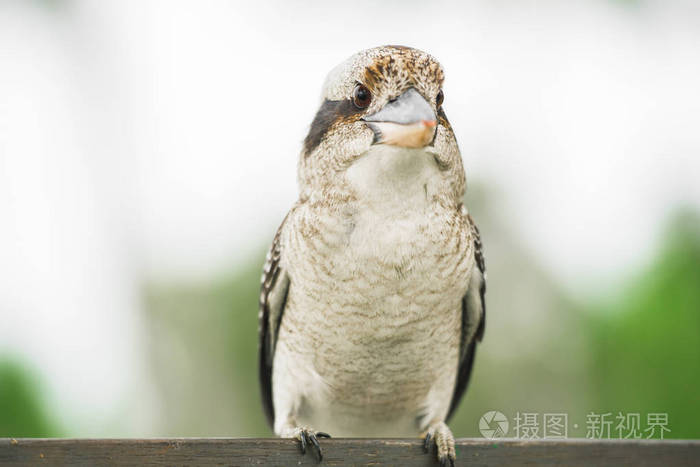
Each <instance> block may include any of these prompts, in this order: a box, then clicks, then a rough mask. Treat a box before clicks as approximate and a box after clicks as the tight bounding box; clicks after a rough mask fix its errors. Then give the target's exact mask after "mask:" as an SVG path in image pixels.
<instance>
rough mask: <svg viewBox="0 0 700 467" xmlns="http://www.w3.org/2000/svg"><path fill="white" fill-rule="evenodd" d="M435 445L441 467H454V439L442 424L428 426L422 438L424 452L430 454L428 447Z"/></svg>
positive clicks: (447, 428)
mask: <svg viewBox="0 0 700 467" xmlns="http://www.w3.org/2000/svg"><path fill="white" fill-rule="evenodd" d="M433 444H434V445H435V447H436V448H437V458H438V462H440V466H441V467H447V466H448V465H449V466H450V467H454V465H455V459H456V457H457V455H456V453H455V438H454V436H452V431H450V428H449V427H448V426H447V425H445V423H444V422H438V423H434V424H432V425H430V427H429V428H428V431H426V433H425V437H424V438H423V449H424V450H425V452H430V446H431V445H433Z"/></svg>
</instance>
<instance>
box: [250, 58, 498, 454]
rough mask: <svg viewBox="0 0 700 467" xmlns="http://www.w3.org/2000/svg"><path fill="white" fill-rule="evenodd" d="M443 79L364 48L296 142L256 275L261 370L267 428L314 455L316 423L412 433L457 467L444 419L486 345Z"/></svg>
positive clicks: (345, 432)
mask: <svg viewBox="0 0 700 467" xmlns="http://www.w3.org/2000/svg"><path fill="white" fill-rule="evenodd" d="M442 81H443V71H442V68H441V67H440V65H439V64H438V63H437V61H435V59H434V58H432V57H431V56H430V55H428V54H426V53H424V52H421V51H419V50H416V49H411V48H407V47H398V46H387V47H378V48H375V49H370V50H367V51H363V52H360V53H358V54H356V55H355V56H353V57H351V58H350V59H349V60H348V61H346V62H345V63H344V64H342V65H340V66H339V67H337V68H336V69H335V70H333V71H332V72H331V74H330V75H329V78H328V79H327V81H326V85H325V87H324V95H323V102H322V105H321V109H320V110H319V113H318V115H317V116H316V118H315V119H314V122H313V123H312V127H311V129H310V131H309V136H307V138H306V140H305V143H304V148H303V151H302V154H301V156H300V159H299V185H300V195H299V201H298V202H297V204H296V205H295V207H294V208H293V209H292V210H291V211H290V213H289V214H288V215H287V217H286V218H285V220H284V221H283V223H282V225H281V226H280V228H279V229H278V231H277V234H276V235H275V238H274V241H273V244H272V247H271V248H270V252H269V253H268V257H267V259H266V263H265V266H264V274H263V278H262V287H261V295H260V320H259V321H260V326H259V333H260V359H259V367H260V380H261V388H262V398H263V404H264V407H265V412H266V415H267V417H268V420H269V421H270V424H271V425H272V426H273V427H274V429H275V432H276V433H277V434H278V435H280V436H285V437H295V438H297V439H298V440H300V441H301V442H302V447H304V446H305V445H306V444H305V443H306V442H307V441H308V442H310V443H312V444H313V445H314V446H316V447H317V450H318V453H319V455H320V452H321V451H320V447H318V443H317V440H316V437H317V436H318V437H321V436H322V435H324V434H325V433H321V432H316V431H315V430H314V429H313V428H311V426H313V427H314V428H324V429H327V430H328V431H331V430H333V431H332V433H334V434H336V435H340V436H410V435H418V434H422V435H423V436H425V437H426V443H427V442H430V443H435V445H436V446H437V448H438V449H437V451H438V457H439V459H440V460H441V462H443V463H448V462H449V463H454V458H455V452H454V440H453V437H452V434H451V432H450V430H449V428H448V427H447V425H446V424H445V421H446V420H447V419H448V418H449V417H450V416H451V414H452V413H454V410H455V409H456V407H457V404H458V403H459V400H460V398H461V396H462V394H463V393H464V391H465V389H466V386H467V382H468V380H469V375H470V373H471V367H472V364H473V360H474V353H475V347H476V342H477V341H479V340H481V338H482V336H483V331H484V322H485V319H484V303H483V301H484V292H485V264H484V258H483V254H482V247H481V239H480V237H479V231H478V229H477V228H476V225H475V224H474V221H473V219H472V218H471V216H470V215H469V214H468V213H467V211H466V209H465V208H464V206H463V205H462V201H461V200H462V197H463V194H464V189H465V176H464V170H463V167H462V161H461V156H460V153H459V149H458V147H457V143H456V140H455V137H454V133H453V131H452V128H451V127H450V125H449V123H448V121H447V117H446V116H445V113H444V111H443V109H442V106H441V103H442V102H441V101H442V97H441V96H442V93H441V88H442ZM360 85H361V86H364V87H366V89H367V90H368V91H369V92H371V102H370V103H369V104H368V105H364V104H366V102H363V103H362V105H357V103H356V102H355V103H354V102H353V89H354V88H355V87H357V86H360ZM416 91H417V92H416ZM438 96H439V97H438ZM394 119H395V120H394ZM426 119H427V120H426ZM413 122H415V123H413ZM407 125H408V126H407ZM392 131H393V132H395V133H394V134H393V136H391V137H389V136H388V135H387V132H392ZM415 132H418V133H415ZM416 135H417V136H416Z"/></svg>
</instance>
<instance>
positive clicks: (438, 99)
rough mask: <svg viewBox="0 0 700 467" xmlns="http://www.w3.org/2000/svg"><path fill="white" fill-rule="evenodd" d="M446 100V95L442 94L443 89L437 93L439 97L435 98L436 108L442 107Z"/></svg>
mask: <svg viewBox="0 0 700 467" xmlns="http://www.w3.org/2000/svg"><path fill="white" fill-rule="evenodd" d="M444 100H445V93H443V92H442V89H440V91H439V92H438V93H437V96H435V106H436V107H438V108H439V107H440V106H441V105H442V101H444Z"/></svg>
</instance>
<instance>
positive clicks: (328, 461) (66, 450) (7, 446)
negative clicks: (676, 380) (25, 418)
mask: <svg viewBox="0 0 700 467" xmlns="http://www.w3.org/2000/svg"><path fill="white" fill-rule="evenodd" d="M321 443H322V447H323V452H324V459H323V462H322V463H321V465H365V466H383V465H397V466H406V467H411V466H434V465H437V461H436V460H435V458H434V454H433V453H430V454H425V453H424V452H423V450H422V444H421V441H420V440H418V439H374V440H373V439H328V440H326V439H324V440H322V441H321ZM524 464H529V465H566V466H577V465H580V466H591V465H596V466H601V465H606V466H616V467H617V466H625V465H629V466H664V467H666V466H685V465H695V466H700V441H667V440H664V441H653V440H649V441H647V440H644V441H638V440H635V441H627V440H622V441H618V440H603V441H599V440H586V439H568V440H562V441H555V440H542V441H522V440H513V439H499V440H486V439H459V440H457V465H470V466H471V465H474V466H479V465H481V466H486V465H494V466H499V467H505V466H514V465H524ZM15 465H32V466H34V465H69V466H72V465H85V466H101V465H151V466H165V465H168V466H179V465H192V466H195V465H196V466H207V465H219V466H220V465H233V466H239V465H240V466H245V465H281V466H291V465H313V466H317V465H319V463H318V461H317V460H316V457H315V456H314V455H313V453H310V452H307V454H306V455H305V456H302V455H301V453H300V452H299V446H298V445H297V444H296V443H295V442H293V441H291V440H283V439H251V438H236V439H230V438H213V439H211V438H208V439H204V438H168V439H27V438H19V439H14V438H0V466H15Z"/></svg>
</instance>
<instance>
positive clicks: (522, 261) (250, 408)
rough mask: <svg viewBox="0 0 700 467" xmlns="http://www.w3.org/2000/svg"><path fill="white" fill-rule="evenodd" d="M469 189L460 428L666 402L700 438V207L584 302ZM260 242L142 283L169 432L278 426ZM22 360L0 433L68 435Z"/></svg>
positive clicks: (1, 382)
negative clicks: (474, 338) (477, 342)
mask: <svg viewBox="0 0 700 467" xmlns="http://www.w3.org/2000/svg"><path fill="white" fill-rule="evenodd" d="M469 201H470V203H471V205H472V206H475V204H476V206H475V207H474V209H473V212H474V215H475V217H476V219H479V220H480V224H481V230H482V238H483V240H484V244H485V248H486V254H487V260H488V263H487V268H488V277H489V282H488V289H487V306H488V326H487V330H486V335H485V338H484V341H483V343H482V344H481V346H480V347H479V350H478V354H477V355H478V357H477V360H476V364H475V369H474V373H473V377H472V382H471V386H470V388H469V390H468V392H467V394H466V397H465V398H464V399H463V402H462V404H461V406H460V408H459V410H458V411H457V413H456V416H455V417H454V419H453V420H452V423H451V425H452V428H453V430H454V432H455V435H456V436H481V435H480V433H479V429H478V421H479V418H480V417H481V415H483V414H484V413H485V412H487V411H489V410H498V411H500V412H502V413H504V414H506V416H507V417H508V418H509V420H510V421H511V431H510V432H509V435H510V436H515V432H514V431H513V430H514V426H513V423H515V422H514V420H515V417H516V414H517V413H521V414H522V413H526V412H529V413H533V412H534V413H538V414H539V420H540V423H542V417H543V416H544V414H548V413H566V414H567V416H568V421H569V431H568V435H569V436H570V437H585V436H586V435H587V428H586V427H587V423H586V422H587V415H588V414H589V413H591V412H593V413H598V414H603V413H606V412H608V413H611V414H612V419H613V420H614V417H615V416H616V415H617V414H618V413H623V414H627V413H639V414H640V415H641V417H642V418H641V419H642V427H641V428H642V429H644V428H646V425H645V423H646V417H647V414H649V413H665V414H668V425H667V427H668V428H669V429H670V430H671V431H670V432H667V433H665V438H698V437H700V427H698V424H697V423H696V420H698V417H700V392H699V391H698V390H697V388H698V385H699V384H700V217H699V216H698V214H697V213H696V212H694V211H692V210H689V209H683V208H679V209H678V210H676V212H675V213H674V214H673V215H672V216H670V218H669V220H668V225H667V227H666V230H665V234H664V235H663V237H662V238H661V241H660V242H659V244H658V245H657V248H656V250H657V253H656V254H655V256H654V258H653V260H652V261H651V262H650V263H649V264H648V265H646V266H645V267H644V268H643V269H642V270H640V271H638V272H637V273H635V274H634V275H632V276H630V277H626V278H624V279H623V280H622V281H621V282H620V285H619V287H617V288H616V292H615V293H614V294H612V295H611V296H606V297H604V298H601V297H598V296H593V297H591V298H589V299H587V300H583V301H580V300H573V299H571V298H570V297H567V295H566V293H564V292H563V291H562V290H561V289H560V288H558V287H557V285H556V280H554V279H553V278H552V277H548V276H547V275H546V274H545V273H544V272H543V271H542V269H541V268H539V267H538V266H537V262H536V260H534V259H533V258H532V257H530V256H528V255H527V254H526V253H524V252H523V250H522V248H521V247H520V246H519V245H518V242H517V240H515V239H514V238H513V237H512V236H511V235H509V233H508V229H507V228H506V227H505V226H503V225H497V224H493V223H491V222H490V221H489V217H488V216H487V215H486V212H487V211H488V208H487V206H486V205H485V204H484V202H483V198H478V197H477V199H472V200H469ZM265 248H266V247H265V246H264V245H259V246H258V247H257V251H258V252H259V253H257V254H254V255H252V259H251V260H250V261H249V262H248V263H247V264H244V265H241V267H240V268H236V269H235V270H234V271H232V272H231V273H230V274H226V275H223V276H221V277H217V278H215V279H214V280H211V281H203V282H195V283H192V282H184V283H181V282H175V283H152V284H149V285H148V286H147V288H146V289H145V292H144V300H145V307H144V310H145V313H146V316H145V321H146V336H145V337H146V341H147V342H148V348H147V358H148V359H149V360H148V365H149V368H150V370H151V371H152V374H153V379H154V381H155V382H156V384H157V386H158V387H157V388H156V392H157V393H158V394H159V395H160V397H161V399H160V400H159V404H160V405H161V406H162V407H164V408H165V410H163V412H162V417H163V418H162V419H161V420H160V422H161V426H162V427H163V429H162V431H160V432H159V433H160V434H161V435H163V436H270V435H271V431H270V429H269V428H268V427H267V425H266V423H265V421H264V418H263V414H262V410H261V405H260V398H259V393H258V386H257V366H256V363H257V361H256V352H257V334H256V326H257V301H258V287H259V277H260V265H261V264H262V261H263V259H264V251H265ZM22 363H23V362H21V361H20V360H12V359H6V360H4V361H3V362H2V363H1V364H0V436H60V435H70V434H71V427H70V426H63V425H62V424H61V423H60V420H57V419H55V418H52V417H51V415H50V413H51V412H50V411H47V410H46V406H45V403H44V401H43V400H42V387H43V385H42V382H41V381H40V379H39V378H37V375H36V374H35V373H34V372H32V371H31V370H29V369H27V367H26V366H25V365H23V364H22ZM575 425H578V428H574V426H575ZM540 433H541V432H540ZM589 436H590V435H589ZM612 436H613V437H615V435H614V434H613V435H612ZM645 436H646V434H645ZM655 437H657V438H658V437H659V433H658V432H656V433H655Z"/></svg>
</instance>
